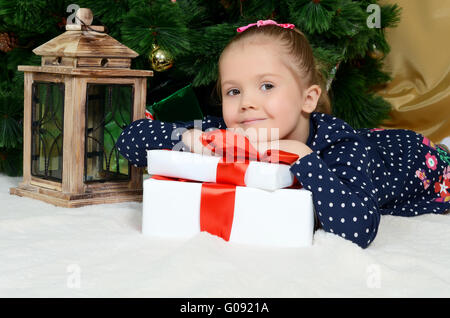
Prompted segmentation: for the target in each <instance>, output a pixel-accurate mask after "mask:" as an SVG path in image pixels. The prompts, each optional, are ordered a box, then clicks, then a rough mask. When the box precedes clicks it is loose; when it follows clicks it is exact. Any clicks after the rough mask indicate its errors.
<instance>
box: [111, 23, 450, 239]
mask: <svg viewBox="0 0 450 318" xmlns="http://www.w3.org/2000/svg"><path fill="white" fill-rule="evenodd" d="M237 31H238V34H237V35H236V36H235V37H234V38H233V39H232V40H231V41H230V43H229V44H228V45H227V46H226V47H225V49H224V50H223V52H222V54H221V56H220V59H219V78H218V83H217V90H218V92H219V96H220V97H221V99H222V112H223V119H222V118H216V117H211V116H207V117H206V118H204V120H203V121H201V125H197V126H201V127H195V122H187V123H181V122H176V123H164V122H159V121H156V120H148V119H141V120H137V121H135V122H133V123H131V124H130V125H129V126H127V127H126V128H125V129H124V131H123V132H122V135H121V136H120V137H119V139H118V142H117V144H116V146H117V147H118V150H119V152H120V153H121V154H122V155H123V156H124V157H125V158H127V159H128V160H129V161H130V163H132V164H134V165H135V166H145V165H146V163H147V161H146V150H147V149H175V148H177V149H175V150H181V151H183V150H186V151H193V152H201V153H204V152H205V150H206V148H204V147H203V146H202V144H201V143H200V141H199V135H200V134H201V132H202V131H207V130H211V129H217V128H219V129H225V128H232V129H240V130H246V129H247V130H248V129H249V128H252V129H254V130H256V131H259V132H260V131H267V132H268V134H266V135H264V134H261V133H258V134H257V135H256V136H253V137H251V136H249V139H251V142H252V143H255V145H257V147H258V149H259V150H261V147H262V148H272V146H273V145H274V142H276V144H277V146H278V148H279V149H280V150H284V151H288V152H292V153H296V154H297V155H298V156H299V159H298V160H297V161H296V162H295V163H293V164H292V165H291V168H290V170H291V172H292V173H293V175H294V176H295V177H296V178H297V179H298V181H299V182H300V183H301V184H302V186H303V187H304V188H305V189H307V190H309V191H311V192H312V194H313V202H314V207H315V211H316V217H317V218H318V220H319V223H320V226H321V227H322V228H323V229H324V230H325V231H327V232H331V233H335V234H337V235H339V236H341V237H343V238H345V239H347V240H350V241H352V242H354V243H356V244H358V245H359V246H360V247H362V248H366V247H367V246H368V245H369V244H370V243H371V242H372V241H373V240H374V238H375V236H376V235H377V230H378V225H379V223H380V215H382V214H390V215H399V216H415V215H420V214H424V213H436V214H441V213H444V212H445V211H446V210H447V209H449V208H450V161H449V158H450V156H449V154H448V152H447V151H445V150H444V149H443V148H442V147H439V145H434V144H433V143H432V142H431V141H430V140H428V139H427V138H426V137H424V136H423V135H420V134H418V133H415V132H413V131H411V130H406V129H390V130H383V129H368V128H364V129H358V130H355V129H353V128H352V127H350V126H349V125H348V124H347V123H346V122H344V121H343V120H341V119H339V118H336V117H333V116H331V115H329V114H328V113H330V104H329V99H328V96H327V94H326V90H325V89H324V86H323V82H322V78H321V75H320V71H318V68H317V66H316V63H315V60H314V57H313V53H312V49H311V46H310V44H309V42H308V40H307V39H306V37H305V36H304V35H303V33H302V32H301V31H299V30H298V29H296V28H295V27H294V25H292V24H277V23H276V22H275V21H272V20H265V21H261V20H260V21H258V23H254V24H250V25H248V26H245V27H241V28H238V29H237ZM193 128H194V129H193ZM273 129H276V132H277V133H276V134H273V133H271V132H273V131H274V130H273ZM180 145H181V146H180Z"/></svg>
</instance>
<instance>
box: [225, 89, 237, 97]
mask: <svg viewBox="0 0 450 318" xmlns="http://www.w3.org/2000/svg"><path fill="white" fill-rule="evenodd" d="M236 91H237V93H236V94H230V92H236ZM238 93H239V90H238V89H236V88H233V89H230V90H229V91H228V92H227V95H229V96H234V95H237V94H238Z"/></svg>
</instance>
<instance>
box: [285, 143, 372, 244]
mask: <svg viewBox="0 0 450 318" xmlns="http://www.w3.org/2000/svg"><path fill="white" fill-rule="evenodd" d="M369 168H370V158H369V154H368V151H367V150H366V148H365V147H364V146H363V142H362V141H361V140H360V139H359V137H358V136H354V135H348V137H347V138H340V139H338V140H336V141H335V142H333V143H332V144H331V145H330V146H329V147H327V148H325V149H323V151H322V152H321V153H320V155H319V153H316V152H312V153H310V154H308V155H306V156H304V157H303V158H301V159H299V160H297V162H296V163H294V164H293V165H292V166H291V172H292V173H293V174H294V176H295V177H296V178H297V179H298V181H299V182H300V183H301V184H302V186H303V187H304V188H305V189H307V190H309V191H311V192H312V193H313V201H314V207H315V211H316V214H317V217H318V218H319V221H320V224H321V226H322V228H323V229H324V230H325V231H327V232H332V233H335V234H337V235H340V236H341V237H344V238H345V239H348V240H350V241H352V242H354V243H356V244H358V245H359V246H360V247H362V248H366V247H367V246H369V244H370V243H371V242H372V241H373V240H374V238H375V236H376V234H377V231H378V225H379V222H380V213H379V207H378V201H377V197H376V193H377V192H376V190H375V186H374V184H373V182H372V177H371V175H370V172H369V171H370V170H369Z"/></svg>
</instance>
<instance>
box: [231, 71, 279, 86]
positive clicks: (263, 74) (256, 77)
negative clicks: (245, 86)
mask: <svg viewBox="0 0 450 318" xmlns="http://www.w3.org/2000/svg"><path fill="white" fill-rule="evenodd" d="M264 76H274V77H281V76H280V75H278V74H275V73H262V74H257V75H255V79H260V78H262V77H264ZM234 83H237V81H234V80H226V81H224V82H222V85H225V84H234Z"/></svg>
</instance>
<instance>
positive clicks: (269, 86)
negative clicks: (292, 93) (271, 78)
mask: <svg viewBox="0 0 450 318" xmlns="http://www.w3.org/2000/svg"><path fill="white" fill-rule="evenodd" d="M264 86H266V87H267V89H265V90H270V89H272V88H273V85H272V84H269V83H265V84H262V85H261V87H264Z"/></svg>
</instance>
